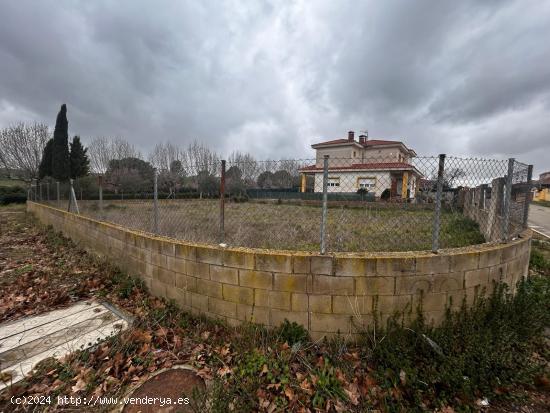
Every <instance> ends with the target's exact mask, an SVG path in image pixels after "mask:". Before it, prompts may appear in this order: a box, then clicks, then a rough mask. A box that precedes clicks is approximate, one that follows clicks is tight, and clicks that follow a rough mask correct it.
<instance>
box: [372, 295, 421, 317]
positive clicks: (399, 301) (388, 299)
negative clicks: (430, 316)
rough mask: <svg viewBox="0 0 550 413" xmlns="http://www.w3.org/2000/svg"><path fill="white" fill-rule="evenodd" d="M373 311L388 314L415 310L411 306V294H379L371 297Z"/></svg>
mask: <svg viewBox="0 0 550 413" xmlns="http://www.w3.org/2000/svg"><path fill="white" fill-rule="evenodd" d="M372 310H373V313H374V312H376V313H378V314H390V315H393V314H395V313H400V314H403V313H404V314H408V313H412V312H413V311H415V310H416V308H414V307H413V302H412V295H410V294H405V295H380V296H375V297H373V298H372Z"/></svg>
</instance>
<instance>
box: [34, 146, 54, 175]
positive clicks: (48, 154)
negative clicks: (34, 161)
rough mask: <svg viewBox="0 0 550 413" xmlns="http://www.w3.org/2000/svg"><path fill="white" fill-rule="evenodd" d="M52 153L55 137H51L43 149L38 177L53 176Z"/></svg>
mask: <svg viewBox="0 0 550 413" xmlns="http://www.w3.org/2000/svg"><path fill="white" fill-rule="evenodd" d="M52 153H53V139H49V140H48V142H46V146H44V150H43V151H42V159H41V160H40V165H39V166H38V177H39V178H40V179H43V178H44V177H46V176H52Z"/></svg>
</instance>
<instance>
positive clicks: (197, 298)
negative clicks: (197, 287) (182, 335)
mask: <svg viewBox="0 0 550 413" xmlns="http://www.w3.org/2000/svg"><path fill="white" fill-rule="evenodd" d="M189 295H190V296H191V307H192V308H194V309H196V310H199V311H200V312H201V313H205V312H207V311H208V297H207V296H206V295H202V294H197V293H189Z"/></svg>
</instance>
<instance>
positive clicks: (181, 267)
mask: <svg viewBox="0 0 550 413" xmlns="http://www.w3.org/2000/svg"><path fill="white" fill-rule="evenodd" d="M186 263H187V261H185V260H182V259H180V258H175V257H167V264H168V269H169V270H172V271H174V272H177V273H180V274H187V267H186Z"/></svg>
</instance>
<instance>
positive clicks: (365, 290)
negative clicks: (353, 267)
mask: <svg viewBox="0 0 550 413" xmlns="http://www.w3.org/2000/svg"><path fill="white" fill-rule="evenodd" d="M397 278H409V277H406V276H403V277H397ZM355 291H356V294H357V295H393V294H394V291H395V278H394V277H355Z"/></svg>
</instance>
